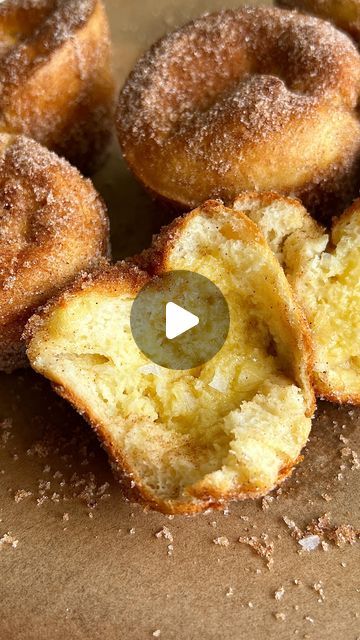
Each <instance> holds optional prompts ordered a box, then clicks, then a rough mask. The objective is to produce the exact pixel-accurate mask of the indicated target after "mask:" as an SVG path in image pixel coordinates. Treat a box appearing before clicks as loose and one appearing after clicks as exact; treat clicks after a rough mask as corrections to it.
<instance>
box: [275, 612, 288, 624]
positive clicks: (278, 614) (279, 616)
mask: <svg viewBox="0 0 360 640" xmlns="http://www.w3.org/2000/svg"><path fill="white" fill-rule="evenodd" d="M274 617H275V618H276V620H280V621H281V622H284V620H285V619H286V615H285V613H283V612H282V611H277V612H276V613H274Z"/></svg>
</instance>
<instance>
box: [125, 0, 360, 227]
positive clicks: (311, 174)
mask: <svg viewBox="0 0 360 640" xmlns="http://www.w3.org/2000/svg"><path fill="white" fill-rule="evenodd" d="M359 92H360V57H359V55H358V53H357V50H356V48H355V46H354V45H353V43H352V42H351V41H350V39H349V38H348V37H347V36H346V35H344V34H342V33H340V32H339V31H337V30H336V29H334V28H333V27H332V26H331V25H330V24H329V23H326V22H324V21H321V20H318V19H316V18H312V17H309V16H302V15H300V14H296V13H294V12H290V11H282V10H280V9H275V8H266V7H262V8H260V7H255V8H254V7H250V8H245V9H244V8H242V9H241V8H240V9H238V10H236V11H231V10H227V11H221V12H219V13H213V14H206V15H205V16H204V17H201V18H199V19H198V20H196V21H194V22H192V23H189V24H187V25H186V26H185V27H183V28H181V29H178V30H175V31H173V32H171V33H170V34H169V35H167V36H165V37H164V38H163V39H160V40H159V41H158V42H157V43H156V44H155V45H154V46H153V47H151V48H150V49H149V50H148V51H147V52H146V53H145V55H144V56H143V57H142V58H141V59H140V60H139V61H138V63H137V64H136V66H135V68H134V70H133V71H132V72H131V74H130V76H129V78H128V80H127V82H126V84H125V86H124V88H123V90H122V92H121V94H120V99H119V105H118V110H117V130H118V136H119V140H120V143H121V146H122V150H123V153H124V156H125V158H126V160H127V162H128V164H129V166H130V168H131V169H132V170H133V172H134V173H135V175H136V176H137V177H138V179H139V180H140V182H142V183H143V185H144V186H145V187H146V188H147V189H148V190H149V191H150V192H152V193H154V194H155V195H157V196H158V197H159V199H162V200H165V201H167V202H170V203H172V204H175V205H176V206H177V207H183V208H191V207H193V206H196V205H198V204H200V203H201V202H202V201H203V200H204V199H206V198H209V197H221V198H223V199H224V200H225V201H227V202H229V201H231V199H232V197H233V196H235V194H237V193H238V192H239V191H240V190H246V189H250V190H251V189H256V190H259V191H261V190H264V189H266V188H272V189H274V190H277V191H280V192H282V193H288V194H289V193H291V194H297V195H299V196H300V197H302V198H303V200H304V202H305V203H306V204H307V205H308V206H309V207H310V209H311V210H312V212H314V213H316V214H319V215H320V214H323V216H324V211H326V212H327V213H329V211H328V206H329V201H331V200H332V202H331V207H332V211H331V213H332V214H333V213H334V212H336V210H337V208H338V207H339V208H341V206H342V205H343V204H344V203H346V202H350V201H351V199H352V196H353V195H355V192H356V189H355V188H354V182H353V183H352V180H354V181H355V175H357V171H358V164H359V161H360V129H359V123H358V120H357V116H356V111H355V109H356V104H357V99H358V95H359ZM315 140H316V143H315V142H314V141H315Z"/></svg>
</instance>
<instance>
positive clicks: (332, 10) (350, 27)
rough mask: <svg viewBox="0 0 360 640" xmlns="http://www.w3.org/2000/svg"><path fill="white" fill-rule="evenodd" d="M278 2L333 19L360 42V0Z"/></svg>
mask: <svg viewBox="0 0 360 640" xmlns="http://www.w3.org/2000/svg"><path fill="white" fill-rule="evenodd" d="M276 4H278V5H279V6H280V7H288V8H290V9H299V10H300V11H305V12H308V13H312V14H313V15H316V16H319V17H320V18H325V19H327V20H331V21H332V22H334V24H336V26H337V27H339V28H340V29H343V30H344V31H347V33H349V34H350V35H351V36H352V37H353V38H354V40H355V41H356V42H357V44H360V0H277V2H276Z"/></svg>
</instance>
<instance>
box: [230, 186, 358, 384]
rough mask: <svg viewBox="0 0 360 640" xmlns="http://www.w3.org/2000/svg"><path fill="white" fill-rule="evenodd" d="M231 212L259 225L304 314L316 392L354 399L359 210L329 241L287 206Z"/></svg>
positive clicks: (250, 206)
mask: <svg viewBox="0 0 360 640" xmlns="http://www.w3.org/2000/svg"><path fill="white" fill-rule="evenodd" d="M235 208H238V209H242V210H243V211H245V212H246V213H247V215H249V217H250V218H251V219H253V220H254V221H256V222H257V223H258V224H259V226H260V228H261V229H262V231H263V233H264V235H265V237H266V238H267V239H268V241H269V242H270V243H272V249H273V250H274V252H275V253H276V255H277V257H278V258H279V260H280V262H281V263H282V264H283V266H284V268H285V270H286V273H287V275H288V278H289V280H290V282H291V284H292V285H293V287H294V289H295V291H296V294H297V297H298V299H299V301H300V302H301V304H302V306H303V307H304V309H305V312H306V315H307V318H308V320H309V323H310V325H311V329H312V332H313V336H314V345H315V350H316V353H315V374H316V376H317V378H318V380H319V381H320V385H319V388H322V385H323V384H324V385H325V388H326V389H327V390H329V389H330V390H332V391H334V392H335V393H344V394H348V395H349V396H352V395H359V393H360V322H359V317H360V289H359V280H360V210H356V209H354V210H353V212H352V213H351V214H350V215H349V214H347V213H346V214H344V216H343V217H342V218H340V219H339V221H338V222H337V223H336V224H335V226H334V228H333V230H332V232H331V234H330V235H329V234H327V233H326V232H325V231H324V230H323V229H322V228H321V227H319V226H318V225H316V224H315V223H314V222H313V221H312V220H311V218H310V216H309V215H308V214H307V213H306V211H305V210H304V209H303V208H302V207H301V206H300V205H297V204H294V205H291V202H290V201H289V202H287V201H286V200H283V201H275V202H274V203H273V204H272V205H267V204H266V203H265V202H264V201H263V202H262V201H261V198H259V199H258V200H257V201H256V200H254V199H250V200H249V202H248V203H247V202H246V199H245V200H244V199H242V198H239V200H238V204H237V205H235ZM273 229H275V230H276V239H275V241H274V240H273V237H275V235H274V234H273V231H272V230H273Z"/></svg>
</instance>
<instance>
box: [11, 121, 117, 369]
mask: <svg viewBox="0 0 360 640" xmlns="http://www.w3.org/2000/svg"><path fill="white" fill-rule="evenodd" d="M0 149H1V156H0V202H1V207H0V216H1V226H0V243H1V253H0V325H1V334H2V342H1V345H0V368H1V369H2V370H8V371H11V370H12V369H13V368H14V367H16V366H19V365H21V364H23V363H25V362H26V359H25V354H24V345H23V343H22V342H21V334H22V332H23V329H24V326H25V323H26V320H27V318H28V317H29V316H30V315H31V313H32V312H33V311H34V309H35V308H36V307H37V306H38V305H39V304H43V303H45V302H46V301H47V299H48V298H49V297H51V296H52V295H54V293H56V292H57V291H58V290H59V289H60V288H61V287H63V286H65V285H66V284H67V283H69V282H71V281H72V279H73V278H74V277H75V275H76V274H77V273H78V272H79V271H81V269H87V268H92V267H93V266H95V265H96V264H97V262H98V261H99V260H100V258H101V257H102V256H104V255H106V254H107V252H108V220H107V217H106V213H105V210H104V207H103V204H102V202H101V201H100V198H99V196H98V194H97V192H96V191H95V189H94V188H93V186H92V184H91V183H90V181H87V180H85V179H84V178H83V177H82V176H81V175H80V174H79V172H78V171H77V170H76V169H74V168H73V167H71V166H70V165H69V163H68V162H66V161H65V160H62V159H60V158H58V157H57V156H56V155H55V154H54V153H52V152H50V151H48V150H47V149H45V148H44V147H41V145H39V144H38V143H37V142H34V141H33V140H29V139H27V138H23V137H21V136H8V135H6V134H3V135H1V136H0Z"/></svg>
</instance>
